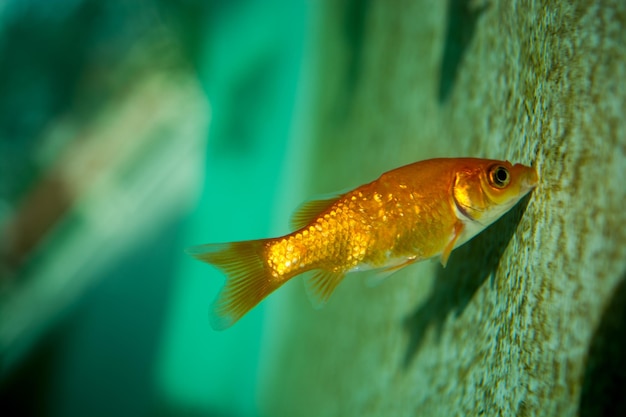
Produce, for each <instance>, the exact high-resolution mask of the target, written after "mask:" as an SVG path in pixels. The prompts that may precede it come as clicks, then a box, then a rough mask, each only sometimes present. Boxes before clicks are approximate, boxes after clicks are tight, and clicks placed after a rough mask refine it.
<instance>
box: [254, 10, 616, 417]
mask: <svg viewBox="0 0 626 417" xmlns="http://www.w3.org/2000/svg"><path fill="white" fill-rule="evenodd" d="M326 3H327V6H326V8H325V10H324V12H323V13H322V16H323V18H322V19H320V22H319V25H322V24H323V27H324V31H323V32H324V35H321V39H320V41H319V50H320V53H321V63H320V67H321V68H322V71H320V74H322V75H321V79H320V80H319V83H318V85H319V96H318V102H317V112H316V114H315V115H314V123H315V125H316V126H317V130H316V131H315V132H314V138H315V144H316V145H315V146H316V149H315V153H314V155H313V156H312V158H311V171H312V172H314V174H315V175H314V180H312V181H311V184H310V187H309V189H310V191H311V193H319V192H328V191H330V190H335V189H342V188H346V187H348V186H353V185H358V184H360V183H363V182H365V181H368V180H371V179H373V178H375V177H376V176H377V175H378V174H380V173H381V172H383V171H385V170H387V169H390V168H393V167H396V166H399V165H402V164H405V163H408V162H412V161H415V160H419V159H424V158H429V157H435V156H461V155H467V156H478V157H490V158H499V159H509V160H511V161H515V162H522V163H531V164H533V165H535V166H537V168H538V170H539V173H540V176H541V178H542V181H541V185H540V187H539V188H538V189H536V190H535V192H534V193H533V195H532V196H531V197H530V198H529V199H526V200H525V201H524V202H523V204H521V205H520V206H519V207H517V208H516V209H515V210H513V211H512V212H511V213H509V214H508V215H507V216H505V217H504V218H503V219H502V220H501V221H499V222H498V223H496V224H495V225H494V226H492V227H491V228H490V229H488V230H487V231H485V232H484V233H483V234H481V235H480V236H479V237H477V238H476V239H474V240H473V241H471V242H469V243H468V244H467V245H465V246H464V247H462V248H460V249H458V250H456V251H455V252H453V254H452V256H451V258H450V261H449V263H448V267H447V268H446V269H443V268H441V266H440V265H438V264H436V263H434V262H425V263H421V264H418V265H415V266H412V267H410V268H406V269H405V270H403V271H401V272H399V273H398V274H396V275H394V276H393V277H392V278H391V279H389V280H387V281H386V282H384V283H383V284H381V285H379V286H377V287H375V288H368V287H367V286H366V285H365V284H364V282H363V280H362V279H359V278H358V275H353V276H351V277H349V278H348V279H346V281H345V282H344V283H342V285H340V286H339V288H338V289H337V291H336V293H335V294H334V295H333V297H332V299H331V301H330V303H329V305H328V306H327V307H326V308H325V309H323V310H319V311H315V310H313V309H311V307H310V305H309V303H308V301H307V300H306V298H305V296H304V295H303V291H301V290H300V289H299V288H297V289H296V288H295V287H292V288H294V289H293V290H292V291H291V294H290V295H291V297H290V298H289V299H288V300H287V301H285V302H284V303H283V304H284V306H283V309H282V310H278V309H274V310H273V311H275V312H276V316H278V315H279V314H282V316H283V317H282V318H281V320H278V317H274V319H277V320H275V323H280V326H279V328H275V329H274V334H273V342H272V343H273V344H275V346H277V349H271V350H270V349H268V350H267V352H268V353H267V354H266V355H265V358H264V359H265V362H266V363H267V364H268V365H267V367H266V368H265V371H264V376H263V381H264V387H265V388H264V389H263V392H262V393H261V396H262V408H263V410H264V413H266V414H267V415H271V416H300V415H302V416H306V415H310V416H325V415H336V416H350V415H354V416H357V415H358V416H381V415H394V416H414V415H424V416H451V415H485V416H487V415H489V416H495V415H504V416H510V415H517V416H530V415H544V416H548V415H550V416H567V415H578V414H579V415H600V414H601V413H605V415H611V413H618V412H620V410H621V411H623V410H624V400H623V398H624V388H623V387H624V382H625V381H626V373H625V372H623V371H620V369H624V360H623V359H622V355H620V354H619V352H623V351H625V350H626V339H625V336H624V333H626V321H625V320H624V319H625V309H624V307H623V306H624V304H625V301H626V291H624V290H623V287H624V283H623V280H624V278H625V277H626V227H625V226H624V224H626V212H625V211H624V207H623V204H624V202H626V186H625V185H624V181H625V180H626V175H625V173H626V118H625V117H624V115H625V114H626V83H625V82H624V80H626V47H625V46H626V2H623V1H621V0H613V1H609V0H606V1H579V2H572V3H576V4H574V5H572V4H568V3H569V2H557V1H531V0H529V1H502V2H497V1H493V2H487V1H483V2H480V1H478V2H474V1H472V2H470V1H463V0H451V1H449V2H430V1H405V2H400V1H398V2H387V1H383V0H371V1H367V2H357V1H348V0H344V1H328V2H326ZM392 3H393V4H392ZM285 316H287V317H288V318H285ZM270 320H272V317H270ZM620 407H621V408H620Z"/></svg>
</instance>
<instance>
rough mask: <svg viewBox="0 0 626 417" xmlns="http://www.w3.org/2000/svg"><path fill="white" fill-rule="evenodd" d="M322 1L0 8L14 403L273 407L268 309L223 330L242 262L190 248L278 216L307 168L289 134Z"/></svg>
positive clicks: (256, 231) (1, 283) (9, 397)
mask: <svg viewBox="0 0 626 417" xmlns="http://www.w3.org/2000/svg"><path fill="white" fill-rule="evenodd" d="M307 12H308V10H307V7H306V6H305V4H304V2H300V1H299V2H280V1H270V2H267V1H260V0H238V1H233V2H221V1H208V2H205V1H200V0H188V1H185V2H170V1H165V0H160V1H159V0H153V1H146V2H140V3H128V2H125V1H122V0H113V1H96V0H82V1H81V0H76V1H70V0H64V1H58V2H54V7H52V5H48V4H47V3H45V2H30V3H23V2H19V1H9V2H6V3H5V4H4V5H2V6H0V34H1V35H2V38H3V42H2V44H0V90H2V91H3V94H2V95H1V96H0V178H2V182H1V183H0V232H2V234H1V235H0V236H2V237H1V239H0V256H1V258H0V401H1V402H2V404H3V408H4V409H5V410H11V411H12V413H11V415H22V416H31V415H46V416H57V415H59V416H85V415H89V416H99V415H101V416H110V415H116V416H123V415H128V416H137V415H158V416H167V415H172V416H180V415H196V414H198V415H241V416H254V415H257V414H258V411H257V405H256V399H255V392H256V385H257V383H258V381H257V380H256V370H257V368H258V355H259V348H260V339H261V335H262V328H263V327H262V311H263V307H261V308H259V309H257V311H255V312H254V314H251V315H250V317H249V319H247V320H246V321H242V323H241V325H240V326H238V328H237V329H235V330H233V331H232V332H229V333H214V332H213V331H212V330H211V328H210V326H209V323H208V318H207V314H208V305H209V303H210V302H211V301H212V300H213V298H214V297H215V296H216V294H217V290H218V288H219V286H220V285H221V282H222V279H223V278H222V277H221V276H220V275H219V273H217V272H216V271H214V270H212V269H211V268H210V267H207V266H206V265H202V264H200V263H197V262H196V261H194V260H193V259H192V258H190V257H187V255H186V254H185V253H184V249H185V247H186V246H190V245H193V244H199V243H203V242H205V241H206V242H208V241H218V240H234V239H249V238H255V237H260V236H263V235H268V234H271V233H272V232H274V231H276V230H272V228H271V225H272V224H273V223H274V222H273V219H274V218H275V214H274V213H275V210H276V207H277V206H282V205H283V204H284V201H283V202H280V203H279V201H278V200H279V199H280V198H281V197H282V196H281V195H279V193H278V191H279V190H280V189H282V187H283V186H284V184H285V183H286V182H293V181H296V180H297V178H295V177H294V175H292V174H293V173H291V174H290V175H291V177H290V178H285V177H284V176H283V175H284V172H283V170H284V169H285V167H286V166H287V164H289V163H290V162H289V157H290V155H293V153H297V149H298V146H300V145H299V144H297V143H291V144H290V143H289V138H290V137H291V134H292V129H293V126H294V125H293V115H294V106H295V104H294V103H295V101H296V92H297V91H298V90H299V89H300V88H301V86H300V85H299V80H300V71H301V61H302V59H303V47H304V37H305V30H306V28H307V24H306V19H307ZM35 51H36V53H34V52H35ZM198 197H199V198H198ZM288 200H289V201H288V203H289V204H293V205H295V204H296V202H294V201H291V198H290V199H288ZM291 208H292V207H291ZM287 209H289V207H288V208H287ZM281 223H282V225H283V227H286V219H283V221H282V222H281Z"/></svg>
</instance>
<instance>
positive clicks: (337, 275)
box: [304, 269, 345, 308]
mask: <svg viewBox="0 0 626 417" xmlns="http://www.w3.org/2000/svg"><path fill="white" fill-rule="evenodd" d="M344 276H345V274H344V273H343V272H331V271H326V270H324V269H318V270H315V271H313V273H312V274H309V275H307V276H305V277H304V284H305V286H306V290H307V294H308V295H309V299H310V300H311V304H313V307H315V308H321V307H323V306H324V304H326V303H327V302H328V298H329V297H330V295H331V294H332V293H333V291H334V290H335V288H336V287H337V285H339V283H340V282H341V281H342V280H343V277H344Z"/></svg>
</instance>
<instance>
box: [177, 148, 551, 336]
mask: <svg viewBox="0 0 626 417" xmlns="http://www.w3.org/2000/svg"><path fill="white" fill-rule="evenodd" d="M538 181H539V177H538V174H537V171H536V169H535V168H533V167H529V166H525V165H522V164H515V165H512V164H511V163H510V162H508V161H498V160H490V159H478V158H438V159H429V160H424V161H419V162H415V163H412V164H409V165H405V166H402V167H400V168H396V169H393V170H391V171H388V172H385V173H384V174H382V175H381V176H380V177H379V178H378V179H376V180H374V181H372V182H370V183H367V184H365V185H361V186H360V187H357V188H355V189H353V190H352V191H348V192H346V193H343V194H339V195H335V196H333V197H332V198H326V199H321V200H313V201H309V202H306V203H304V204H302V205H301V206H300V208H299V209H298V210H297V211H296V212H295V213H294V214H293V216H292V219H291V225H292V227H293V229H294V231H293V232H292V233H289V234H287V235H284V236H280V237H275V238H269V239H259V240H249V241H239V242H229V243H211V244H206V245H200V246H195V247H192V248H190V249H188V252H189V253H190V254H191V255H192V256H194V257H195V258H197V259H199V260H201V261H204V262H207V263H209V264H211V265H213V266H214V267H216V268H218V269H219V270H221V271H222V272H223V273H224V274H225V275H226V283H225V285H224V287H223V289H222V290H221V292H220V293H219V294H218V297H217V299H216V300H215V302H214V303H213V306H212V311H211V319H210V322H211V326H212V327H213V328H214V329H216V330H223V329H226V328H228V327H230V326H231V325H233V324H234V323H235V322H237V321H238V320H239V319H240V318H241V317H242V316H243V315H244V314H246V313H247V312H248V311H249V310H251V309H252V308H253V307H255V306H256V305H257V304H258V303H260V302H261V301H262V300H263V299H264V298H265V297H267V296H268V295H269V294H271V293H272V292H273V291H275V290H277V289H278V288H279V287H280V286H281V285H283V284H284V283H286V282H287V281H289V280H290V279H292V278H294V277H296V276H298V275H301V274H303V273H305V272H309V271H312V272H311V273H309V274H307V275H306V276H305V283H306V285H307V290H308V293H309V295H310V297H311V300H312V301H313V303H314V304H316V305H323V304H324V303H326V302H327V301H328V298H329V297H330V295H331V294H332V293H333V291H334V290H335V288H336V287H337V285H339V283H340V282H341V281H342V280H343V278H344V277H345V276H346V274H348V273H353V272H358V271H367V270H374V271H376V272H377V273H381V274H383V275H386V274H391V273H393V272H395V271H397V270H399V269H401V268H404V267H406V266H408V265H410V264H412V263H414V262H417V261H422V260H425V259H429V258H437V257H438V258H439V259H440V261H441V264H442V265H443V267H445V266H446V263H447V262H448V259H449V257H450V253H451V252H452V250H453V249H455V248H457V247H459V246H460V245H462V244H464V243H465V242H467V241H468V240H469V239H471V238H472V237H474V236H475V235H477V234H478V233H480V232H481V231H482V230H484V229H485V228H486V227H487V226H489V225H490V224H492V223H493V222H494V221H496V220H497V219H498V218H500V217H501V216H502V215H503V214H505V213H506V212H507V211H509V210H510V209H511V208H512V207H513V206H514V205H515V204H517V202H518V201H519V200H520V199H521V198H522V197H524V196H525V195H526V194H528V193H529V192H530V191H531V190H532V189H533V188H535V187H536V186H537V184H538Z"/></svg>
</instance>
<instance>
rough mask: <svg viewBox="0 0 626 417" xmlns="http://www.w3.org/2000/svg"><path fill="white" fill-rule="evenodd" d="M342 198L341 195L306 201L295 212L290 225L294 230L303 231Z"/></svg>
mask: <svg viewBox="0 0 626 417" xmlns="http://www.w3.org/2000/svg"><path fill="white" fill-rule="evenodd" d="M340 198H341V194H340V195H333V196H332V197H326V198H322V199H317V200H310V201H305V202H304V203H302V204H300V206H299V207H298V208H297V209H296V211H294V212H293V214H292V215H291V219H290V220H289V225H290V226H291V227H292V229H293V230H297V229H301V228H303V227H304V226H306V225H308V224H309V223H311V222H312V221H313V220H314V219H315V218H316V217H317V216H319V215H320V214H321V213H323V212H324V211H325V210H326V209H327V208H329V207H330V206H332V205H333V204H335V203H336V202H337V201H338V200H339V199H340Z"/></svg>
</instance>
